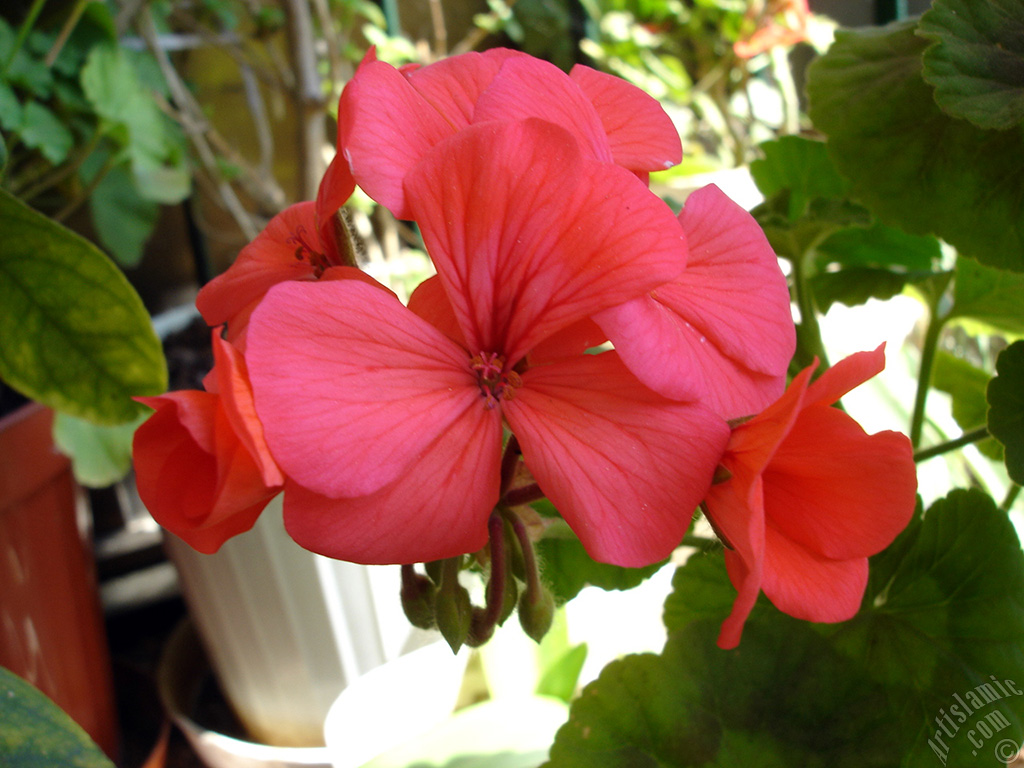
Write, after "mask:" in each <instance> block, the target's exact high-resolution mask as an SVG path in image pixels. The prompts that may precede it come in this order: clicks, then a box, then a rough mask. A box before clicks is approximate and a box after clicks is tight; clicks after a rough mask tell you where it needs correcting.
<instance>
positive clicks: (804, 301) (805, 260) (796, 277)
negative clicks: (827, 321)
mask: <svg viewBox="0 0 1024 768" xmlns="http://www.w3.org/2000/svg"><path fill="white" fill-rule="evenodd" d="M811 253H813V249H812V248H808V249H807V250H806V251H805V252H803V253H801V254H798V255H795V256H794V258H793V259H792V261H791V262H790V263H791V264H792V265H793V294H794V295H793V301H795V302H796V306H797V308H798V309H799V310H800V323H799V325H798V326H797V355H798V356H799V357H800V358H801V359H800V361H799V363H800V368H805V367H807V366H808V365H810V364H811V363H812V362H813V359H814V358H818V361H819V362H820V363H821V367H820V369H819V371H823V370H825V369H826V368H828V367H829V362H828V355H827V354H826V353H825V343H824V341H823V340H822V338H821V326H820V325H819V324H818V310H817V307H816V306H815V303H814V294H813V293H811V286H810V275H809V274H808V271H809V270H808V264H809V262H810V259H811V256H810V254H811Z"/></svg>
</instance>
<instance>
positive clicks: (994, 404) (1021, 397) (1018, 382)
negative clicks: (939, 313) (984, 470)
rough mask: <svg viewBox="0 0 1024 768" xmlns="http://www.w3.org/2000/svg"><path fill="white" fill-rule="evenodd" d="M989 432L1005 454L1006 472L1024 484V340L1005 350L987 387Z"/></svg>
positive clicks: (1014, 479) (1016, 481) (1017, 481)
mask: <svg viewBox="0 0 1024 768" xmlns="http://www.w3.org/2000/svg"><path fill="white" fill-rule="evenodd" d="M988 404H989V411H988V431H989V432H990V433H992V436H993V437H994V438H996V440H998V441H999V442H1000V443H1002V444H1003V447H1004V448H1005V451H1006V471H1007V472H1009V474H1010V478H1011V479H1012V480H1013V481H1014V482H1015V483H1020V484H1024V341H1016V342H1014V343H1013V344H1011V345H1010V346H1009V347H1007V348H1006V349H1004V350H1003V351H1002V352H1001V353H1000V355H999V359H998V360H997V361H996V377H995V378H994V379H992V381H991V382H989V385H988Z"/></svg>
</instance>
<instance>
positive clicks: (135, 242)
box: [89, 165, 160, 267]
mask: <svg viewBox="0 0 1024 768" xmlns="http://www.w3.org/2000/svg"><path fill="white" fill-rule="evenodd" d="M89 212H90V213H91V214H92V222H93V224H94V225H95V227H96V232H97V233H98V234H99V237H100V240H101V241H102V243H103V245H104V246H105V247H106V248H107V250H109V251H110V254H111V255H112V256H113V257H114V259H116V260H117V263H118V264H120V265H121V266H123V267H135V266H138V263H139V262H140V261H141V260H142V253H143V248H144V246H145V245H146V241H148V240H149V236H150V235H151V234H152V233H153V228H154V227H155V226H156V220H157V217H158V216H159V215H160V207H159V206H158V205H157V204H156V203H154V202H152V201H151V200H146V199H144V198H143V197H142V196H141V195H140V194H139V193H138V191H137V190H136V188H135V182H134V180H133V178H132V174H131V173H130V172H129V170H128V168H127V166H126V165H119V166H116V167H114V168H112V169H111V170H110V172H109V173H107V174H106V175H105V176H104V177H103V179H102V180H101V181H100V183H99V184H98V185H97V186H96V189H95V190H93V193H92V196H91V197H90V198H89Z"/></svg>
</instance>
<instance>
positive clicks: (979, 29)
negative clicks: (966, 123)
mask: <svg viewBox="0 0 1024 768" xmlns="http://www.w3.org/2000/svg"><path fill="white" fill-rule="evenodd" d="M918 33H919V34H921V35H923V36H924V37H926V38H928V39H929V40H933V41H935V44H934V45H932V46H931V47H930V48H928V50H927V51H925V54H924V78H925V80H927V81H928V82H929V83H931V84H932V85H934V86H935V101H936V102H938V104H939V106H940V107H942V109H943V110H945V111H946V112H948V113H949V114H950V115H952V116H953V117H959V118H964V119H966V120H970V121H971V122H972V123H974V124H975V125H977V126H978V127H979V128H993V129H997V130H1005V129H1007V128H1012V127H1013V126H1015V125H1018V124H1019V123H1020V122H1021V121H1022V120H1024V4H1021V3H1020V2H1018V0H986V2H976V1H974V0H935V2H934V3H933V4H932V8H931V10H929V11H928V12H926V13H925V14H924V16H922V17H921V24H920V26H919V28H918Z"/></svg>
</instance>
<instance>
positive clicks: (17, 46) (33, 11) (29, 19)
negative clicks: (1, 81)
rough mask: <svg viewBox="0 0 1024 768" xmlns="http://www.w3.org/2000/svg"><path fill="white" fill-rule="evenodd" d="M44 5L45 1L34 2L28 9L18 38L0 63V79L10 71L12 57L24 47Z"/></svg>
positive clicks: (12, 61)
mask: <svg viewBox="0 0 1024 768" xmlns="http://www.w3.org/2000/svg"><path fill="white" fill-rule="evenodd" d="M44 5H46V0H35V2H34V3H32V7H31V8H29V9H28V15H27V16H25V20H24V21H23V22H22V23H21V27H20V28H19V29H18V36H17V38H15V40H14V45H12V46H11V50H10V52H9V53H8V54H7V59H6V60H5V61H4V62H2V63H0V77H3V76H4V75H6V74H7V70H8V69H10V66H11V64H13V63H14V57H15V56H17V55H18V51H20V50H21V47H22V46H23V45H25V40H27V39H28V36H29V33H30V32H31V31H32V28H33V27H34V26H35V25H36V19H37V18H39V14H40V12H41V11H42V10H43V6H44Z"/></svg>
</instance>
